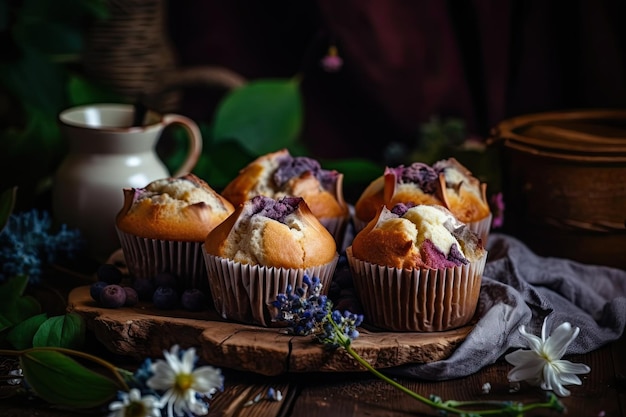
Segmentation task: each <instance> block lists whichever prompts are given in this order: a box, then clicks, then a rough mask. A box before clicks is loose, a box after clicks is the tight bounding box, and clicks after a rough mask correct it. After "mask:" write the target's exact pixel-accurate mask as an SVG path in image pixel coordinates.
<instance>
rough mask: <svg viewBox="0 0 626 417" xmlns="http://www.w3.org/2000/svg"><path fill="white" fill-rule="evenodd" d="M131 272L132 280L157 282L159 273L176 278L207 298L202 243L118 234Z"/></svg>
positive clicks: (184, 286) (183, 284)
mask: <svg viewBox="0 0 626 417" xmlns="http://www.w3.org/2000/svg"><path fill="white" fill-rule="evenodd" d="M117 234H118V236H119V238H120V243H121V245H122V251H123V252H124V259H125V260H126V266H127V267H128V272H129V273H130V275H131V276H132V277H133V278H154V277H155V276H156V275H157V274H158V273H160V272H170V273H172V274H174V275H176V276H177V277H178V279H179V283H180V285H181V287H182V288H184V289H188V288H197V289H200V290H202V291H204V292H205V293H207V294H208V292H209V285H208V283H207V276H206V268H205V266H204V257H203V255H202V252H203V249H202V243H203V242H182V241H173V240H158V239H147V238H142V237H138V236H135V235H131V234H129V233H125V232H122V231H121V230H119V229H118V230H117Z"/></svg>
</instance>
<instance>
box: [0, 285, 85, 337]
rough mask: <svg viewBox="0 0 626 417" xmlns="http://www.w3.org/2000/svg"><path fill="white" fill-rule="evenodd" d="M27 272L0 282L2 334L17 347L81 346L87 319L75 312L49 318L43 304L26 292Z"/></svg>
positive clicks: (0, 329) (0, 322) (0, 324)
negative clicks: (43, 310) (25, 274)
mask: <svg viewBox="0 0 626 417" xmlns="http://www.w3.org/2000/svg"><path fill="white" fill-rule="evenodd" d="M27 286H28V277H27V276H24V275H22V276H16V277H13V278H10V279H8V280H6V281H5V282H3V283H2V284H0V334H2V335H4V336H5V337H4V340H5V341H6V342H8V343H9V344H10V345H11V346H13V348H15V349H27V348H31V347H33V346H34V347H61V348H70V349H78V348H80V347H82V346H83V344H84V342H85V321H84V319H83V318H82V317H81V316H80V315H78V314H76V313H67V314H64V315H61V316H54V317H50V318H48V317H47V315H46V314H45V313H42V312H41V305H40V304H39V302H38V301H37V300H36V299H35V298H34V297H32V296H30V295H24V292H25V290H26V288H27Z"/></svg>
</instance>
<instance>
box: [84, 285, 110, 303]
mask: <svg viewBox="0 0 626 417" xmlns="http://www.w3.org/2000/svg"><path fill="white" fill-rule="evenodd" d="M107 285H109V284H107V283H106V282H104V281H96V282H94V283H93V284H91V287H89V295H91V298H93V299H94V301H98V302H100V293H102V289H103V288H104V287H106V286H107Z"/></svg>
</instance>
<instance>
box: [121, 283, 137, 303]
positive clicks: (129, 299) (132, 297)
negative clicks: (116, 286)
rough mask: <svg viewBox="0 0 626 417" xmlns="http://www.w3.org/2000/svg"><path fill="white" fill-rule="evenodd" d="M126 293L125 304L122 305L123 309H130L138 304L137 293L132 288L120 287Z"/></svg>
mask: <svg viewBox="0 0 626 417" xmlns="http://www.w3.org/2000/svg"><path fill="white" fill-rule="evenodd" d="M122 288H124V291H125V292H126V302H125V303H124V307H132V306H134V305H136V304H137V303H138V302H139V295H138V294H137V291H135V289H134V288H133V287H122Z"/></svg>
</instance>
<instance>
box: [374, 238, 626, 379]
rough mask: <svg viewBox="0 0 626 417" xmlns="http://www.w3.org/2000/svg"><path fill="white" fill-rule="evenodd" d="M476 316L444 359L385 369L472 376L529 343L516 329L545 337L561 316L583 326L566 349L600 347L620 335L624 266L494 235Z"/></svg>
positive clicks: (625, 309)
mask: <svg viewBox="0 0 626 417" xmlns="http://www.w3.org/2000/svg"><path fill="white" fill-rule="evenodd" d="M487 249H488V250H489V257H488V259H487V265H486V267H485V271H484V274H483V280H482V285H481V294H480V300H479V306H478V312H477V317H478V321H477V323H476V324H475V326H474V328H473V329H472V331H471V332H470V333H469V334H468V336H467V338H466V339H465V340H464V341H463V343H461V344H460V345H459V346H458V347H457V349H456V350H455V351H454V352H453V353H452V355H451V356H450V357H449V358H447V359H445V360H441V361H437V362H432V363H426V364H410V365H403V366H400V367H396V368H393V369H390V370H387V371H388V372H387V371H386V372H387V373H392V374H396V375H399V376H406V377H414V378H419V379H426V380H446V379H453V378H459V377H464V376H467V375H471V374H473V373H475V372H477V371H478V370H480V369H481V368H482V367H484V366H486V365H489V364H492V363H494V362H496V361H497V360H498V359H499V358H501V357H502V355H503V354H504V353H506V352H507V351H509V350H512V349H517V348H526V347H527V346H526V344H525V343H524V341H523V339H522V337H521V335H520V333H519V331H518V328H519V326H520V325H525V326H526V329H527V331H529V332H531V333H533V334H536V335H538V336H541V327H542V324H543V321H544V318H545V317H546V316H548V315H549V318H548V320H547V326H548V334H550V333H551V332H552V330H553V329H555V328H556V327H557V326H558V325H560V324H561V323H563V322H566V321H567V322H569V323H571V324H572V326H574V327H579V328H580V333H579V335H578V337H577V338H576V339H575V340H574V341H573V342H572V344H571V345H570V346H569V348H568V350H567V352H566V354H580V353H587V352H590V351H592V350H595V349H597V348H599V347H601V346H603V345H605V344H607V343H609V342H611V341H614V340H616V339H619V338H620V336H621V335H622V333H623V331H624V325H625V323H626V271H624V270H621V269H615V268H610V267H606V266H598V265H586V264H582V263H578V262H575V261H572V260H567V259H561V258H551V257H541V256H537V255H536V254H535V253H533V252H532V251H531V250H530V249H528V247H526V246H525V245H524V244H523V243H522V242H520V241H519V240H517V239H515V238H513V237H510V236H506V235H501V234H491V235H490V236H489V245H488V248H487Z"/></svg>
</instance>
